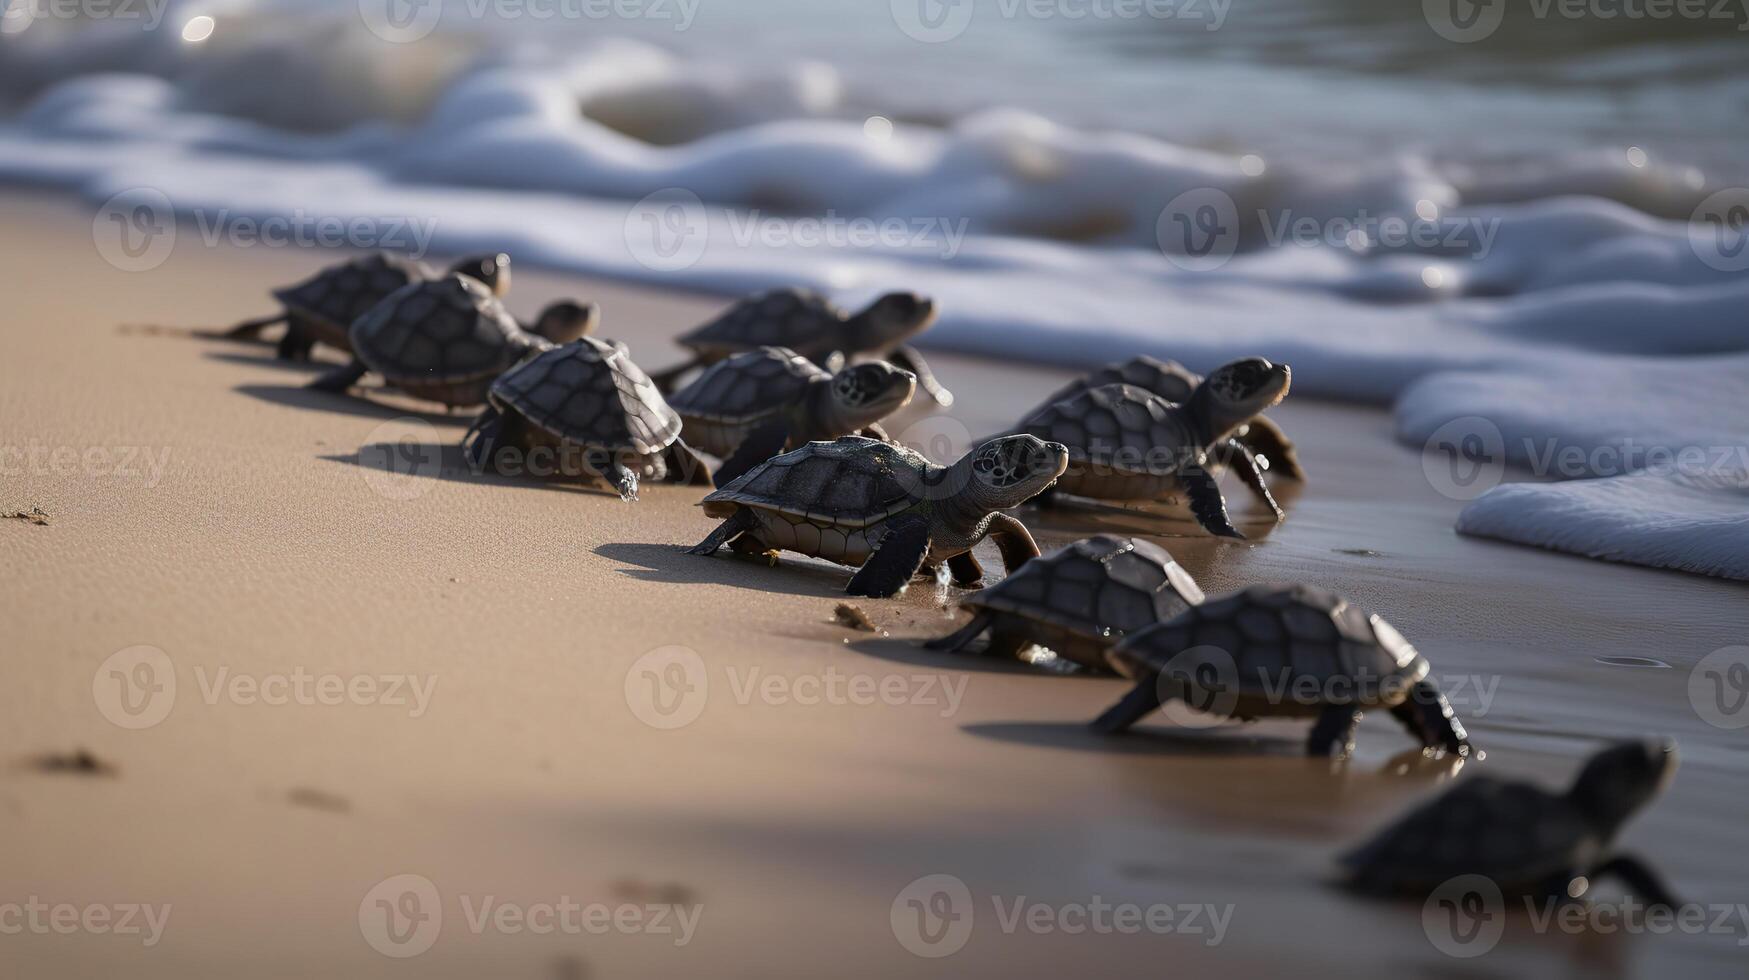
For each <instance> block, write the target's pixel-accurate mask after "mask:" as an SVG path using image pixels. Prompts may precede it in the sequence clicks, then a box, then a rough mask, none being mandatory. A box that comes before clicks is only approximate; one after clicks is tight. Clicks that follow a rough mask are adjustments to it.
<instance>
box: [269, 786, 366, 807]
mask: <svg viewBox="0 0 1749 980" xmlns="http://www.w3.org/2000/svg"><path fill="white" fill-rule="evenodd" d="M285 801H286V802H287V803H290V804H291V805H293V806H307V807H309V808H310V809H312V810H326V811H328V812H329V813H348V812H350V811H351V810H352V803H351V802H350V801H349V800H347V799H346V797H344V796H337V795H335V794H333V793H325V792H323V791H322V790H319V789H310V788H309V787H307V786H299V787H297V788H295V789H292V790H290V791H289V792H287V793H286V794H285Z"/></svg>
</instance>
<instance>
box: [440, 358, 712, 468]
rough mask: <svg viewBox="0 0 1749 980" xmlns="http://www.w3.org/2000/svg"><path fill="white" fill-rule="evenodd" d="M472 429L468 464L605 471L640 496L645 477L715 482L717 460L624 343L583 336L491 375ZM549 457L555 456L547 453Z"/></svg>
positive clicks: (466, 441)
mask: <svg viewBox="0 0 1749 980" xmlns="http://www.w3.org/2000/svg"><path fill="white" fill-rule="evenodd" d="M489 399H490V404H489V405H488V406H487V408H486V410H485V411H484V412H481V413H480V417H479V418H478V419H476V420H475V421H474V424H473V426H472V427H471V428H470V429H469V430H468V433H467V436H466V437H465V438H464V439H463V447H464V449H465V452H466V454H467V458H468V462H469V465H472V466H476V467H491V468H493V469H495V470H498V471H500V472H506V471H507V470H506V468H505V457H504V455H503V453H504V452H505V450H511V451H513V452H516V453H517V454H518V455H519V456H520V460H519V466H518V467H517V469H518V470H519V471H521V472H532V473H539V472H540V471H542V470H550V471H552V472H554V473H556V474H558V475H564V476H585V477H600V478H602V479H605V480H606V481H607V482H608V483H611V484H612V485H613V487H614V489H615V490H617V491H619V495H620V496H621V497H622V498H624V499H626V500H631V499H633V498H635V497H636V496H637V494H638V484H639V482H640V481H642V480H666V481H669V482H674V483H697V484H708V483H709V482H710V470H709V469H708V468H706V467H705V465H704V462H703V461H702V460H700V459H699V458H698V457H697V456H694V455H693V453H692V450H691V449H689V448H687V445H686V443H684V442H682V441H681V439H680V416H678V415H676V414H674V410H673V409H672V408H669V407H668V403H667V402H666V401H663V399H662V393H661V392H659V391H657V390H656V386H655V385H654V384H652V383H651V381H650V376H649V375H647V374H645V373H644V371H643V369H642V368H640V367H638V366H637V365H636V364H634V363H632V359H631V355H630V354H629V353H628V352H627V350H626V348H625V345H623V344H617V343H608V342H604V341H600V340H596V339H595V338H593V337H583V338H581V339H578V340H575V341H573V342H571V343H569V344H566V345H564V346H563V347H554V348H552V349H550V350H546V351H543V352H541V353H540V354H538V355H536V356H535V357H534V358H532V359H530V360H529V361H527V362H526V363H524V364H521V365H519V366H518V367H516V368H515V369H514V370H512V371H509V372H508V373H506V374H505V375H504V376H503V377H501V378H499V379H498V380H497V381H496V382H494V383H493V384H492V387H491V392H490V394H489ZM542 457H546V458H545V459H543V458H542Z"/></svg>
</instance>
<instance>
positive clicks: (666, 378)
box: [650, 356, 704, 395]
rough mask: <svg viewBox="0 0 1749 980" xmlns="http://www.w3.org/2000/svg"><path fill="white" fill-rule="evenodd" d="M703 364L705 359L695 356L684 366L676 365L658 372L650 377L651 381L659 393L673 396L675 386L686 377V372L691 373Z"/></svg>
mask: <svg viewBox="0 0 1749 980" xmlns="http://www.w3.org/2000/svg"><path fill="white" fill-rule="evenodd" d="M703 363H704V358H702V357H696V356H695V357H694V358H693V359H692V360H690V361H687V362H685V363H683V364H676V365H675V366H673V367H671V368H668V369H667V370H665V371H657V372H656V373H655V374H652V375H650V380H651V381H653V382H655V384H656V390H657V391H660V392H661V393H662V394H664V395H667V394H672V393H673V392H674V388H675V386H676V385H677V384H679V383H680V379H681V377H682V376H684V375H685V374H686V372H688V371H691V370H692V369H693V368H695V367H698V366H700V365H701V364H703Z"/></svg>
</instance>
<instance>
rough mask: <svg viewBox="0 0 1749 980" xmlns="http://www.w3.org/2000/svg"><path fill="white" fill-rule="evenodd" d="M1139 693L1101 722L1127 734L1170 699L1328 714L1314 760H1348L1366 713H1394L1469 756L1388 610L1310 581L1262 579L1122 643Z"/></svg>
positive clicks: (1226, 708)
mask: <svg viewBox="0 0 1749 980" xmlns="http://www.w3.org/2000/svg"><path fill="white" fill-rule="evenodd" d="M1107 660H1108V661H1109V662H1110V664H1111V666H1112V668H1113V669H1114V670H1116V671H1117V672H1118V673H1120V674H1122V675H1124V676H1125V677H1128V678H1130V679H1131V680H1134V681H1136V688H1135V690H1134V691H1132V692H1130V694H1129V695H1128V696H1127V697H1125V698H1124V699H1123V700H1122V701H1119V702H1118V703H1117V704H1116V705H1115V706H1113V707H1112V708H1111V710H1109V711H1107V712H1106V713H1105V714H1103V715H1101V716H1100V717H1099V718H1098V720H1096V721H1094V722H1093V727H1094V728H1096V729H1098V730H1100V731H1103V732H1121V731H1123V730H1125V729H1127V728H1129V727H1130V726H1131V725H1133V724H1135V723H1136V722H1137V721H1140V720H1141V719H1142V718H1143V717H1144V716H1145V715H1147V714H1148V713H1149V712H1151V711H1153V710H1154V709H1156V708H1158V707H1160V705H1161V704H1162V703H1164V702H1165V701H1168V700H1177V701H1183V702H1185V703H1187V704H1189V705H1191V706H1192V707H1194V708H1197V709H1199V710H1202V711H1205V712H1208V713H1211V714H1216V715H1223V716H1227V717H1232V718H1239V719H1242V720H1245V721H1252V720H1255V719H1258V718H1263V717H1311V718H1315V719H1317V720H1316V722H1315V723H1314V724H1313V726H1312V733H1311V736H1310V738H1308V739H1307V742H1306V748H1307V751H1308V752H1309V753H1310V754H1311V755H1346V754H1347V752H1348V751H1349V749H1350V747H1351V746H1352V744H1353V741H1354V729H1355V726H1356V725H1358V724H1359V723H1360V714H1361V711H1362V710H1363V709H1366V708H1387V709H1389V710H1390V712H1391V714H1392V715H1394V716H1395V717H1396V719H1397V720H1398V721H1399V722H1401V723H1402V725H1403V727H1405V728H1407V729H1408V730H1409V733H1410V734H1411V735H1413V736H1414V737H1415V739H1416V741H1418V742H1420V743H1421V744H1422V745H1423V746H1424V747H1426V748H1430V749H1434V748H1443V749H1445V750H1446V751H1448V752H1452V753H1455V754H1458V755H1468V754H1469V749H1470V742H1469V736H1468V735H1467V734H1465V732H1464V727H1463V725H1462V724H1461V723H1460V722H1459V721H1458V720H1457V717H1456V716H1455V715H1454V714H1453V713H1452V710H1451V705H1450V704H1449V703H1447V702H1446V700H1445V695H1443V694H1441V693H1440V692H1439V688H1438V687H1437V686H1436V685H1435V684H1434V683H1433V681H1432V680H1431V679H1430V678H1429V677H1428V676H1427V675H1428V672H1429V671H1430V670H1431V669H1432V666H1431V665H1430V664H1429V663H1428V662H1427V658H1426V657H1423V656H1422V655H1421V654H1420V653H1418V652H1416V650H1415V648H1414V647H1413V646H1410V645H1409V641H1407V640H1405V639H1403V636H1402V634H1401V633H1398V632H1397V631H1396V630H1395V629H1393V628H1392V627H1391V624H1389V623H1387V622H1385V621H1384V619H1383V618H1381V617H1380V616H1378V615H1375V614H1372V613H1368V612H1367V611H1366V610H1364V609H1361V608H1360V607H1359V606H1356V605H1353V604H1352V603H1350V602H1348V600H1346V599H1344V598H1342V597H1341V596H1339V595H1337V594H1335V593H1334V592H1327V591H1325V590H1323V589H1319V588H1314V587H1312V586H1309V585H1291V586H1253V587H1251V588H1248V589H1245V590H1243V591H1240V592H1235V593H1233V594H1232V595H1229V596H1225V597H1223V598H1221V599H1217V600H1213V601H1211V602H1205V603H1203V604H1202V605H1200V606H1193V607H1192V608H1190V609H1189V610H1187V611H1185V612H1184V613H1182V614H1180V615H1179V616H1177V617H1175V618H1173V619H1171V620H1168V621H1166V622H1164V623H1161V624H1159V625H1157V626H1151V627H1149V628H1147V629H1144V630H1142V631H1141V632H1139V633H1136V634H1134V635H1132V636H1130V637H1128V638H1126V639H1125V640H1124V641H1123V642H1122V643H1120V644H1118V645H1117V646H1115V647H1113V648H1112V650H1111V653H1110V654H1109V655H1108V656H1107Z"/></svg>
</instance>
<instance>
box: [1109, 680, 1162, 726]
mask: <svg viewBox="0 0 1749 980" xmlns="http://www.w3.org/2000/svg"><path fill="white" fill-rule="evenodd" d="M1159 707H1160V685H1159V682H1158V679H1157V678H1153V677H1144V678H1143V679H1142V680H1141V681H1140V682H1139V683H1137V684H1136V687H1135V690H1133V691H1131V692H1130V693H1128V694H1126V695H1124V696H1123V700H1121V701H1119V702H1118V703H1116V704H1114V705H1112V706H1111V707H1110V708H1107V709H1106V711H1105V714H1102V715H1100V716H1099V717H1098V718H1095V719H1093V724H1092V728H1093V730H1094V731H1096V732H1100V733H1102V734H1105V735H1116V734H1118V733H1119V732H1124V731H1128V730H1129V728H1130V726H1131V725H1134V724H1135V723H1136V722H1138V721H1141V720H1142V719H1143V718H1146V717H1147V716H1148V714H1149V712H1152V711H1154V710H1155V709H1156V708H1159Z"/></svg>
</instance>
